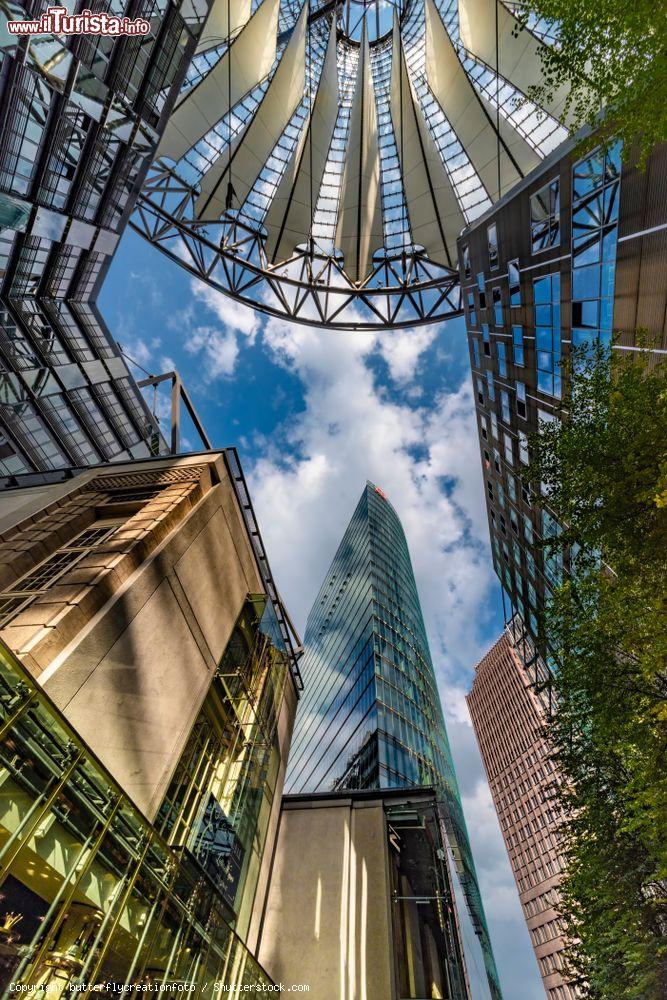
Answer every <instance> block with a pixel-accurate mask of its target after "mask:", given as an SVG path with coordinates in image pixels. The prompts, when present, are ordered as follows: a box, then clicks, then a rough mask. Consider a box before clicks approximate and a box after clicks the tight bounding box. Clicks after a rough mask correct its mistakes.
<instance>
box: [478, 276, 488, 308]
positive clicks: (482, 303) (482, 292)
mask: <svg viewBox="0 0 667 1000" xmlns="http://www.w3.org/2000/svg"><path fill="white" fill-rule="evenodd" d="M477 293H478V295H479V308H480V309H486V286H485V284H484V272H483V271H480V273H479V274H478V275H477Z"/></svg>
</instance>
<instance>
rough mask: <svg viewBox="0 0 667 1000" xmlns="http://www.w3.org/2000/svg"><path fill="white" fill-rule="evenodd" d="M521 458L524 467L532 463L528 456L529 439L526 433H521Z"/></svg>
mask: <svg viewBox="0 0 667 1000" xmlns="http://www.w3.org/2000/svg"><path fill="white" fill-rule="evenodd" d="M519 458H520V459H521V461H522V462H523V464H524V465H528V463H529V462H530V458H529V456H528V438H527V436H526V434H525V433H524V431H519Z"/></svg>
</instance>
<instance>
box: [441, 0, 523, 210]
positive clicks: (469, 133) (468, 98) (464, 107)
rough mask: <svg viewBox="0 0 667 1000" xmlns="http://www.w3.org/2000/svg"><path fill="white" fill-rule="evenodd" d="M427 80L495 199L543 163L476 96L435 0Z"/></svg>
mask: <svg viewBox="0 0 667 1000" xmlns="http://www.w3.org/2000/svg"><path fill="white" fill-rule="evenodd" d="M426 77H427V80H428V83H429V86H430V88H431V90H432V92H433V96H434V97H435V99H436V100H437V101H438V103H439V104H440V106H441V107H442V110H443V111H444V113H445V115H446V116H447V120H448V122H449V124H450V125H451V127H452V128H453V130H454V132H455V133H456V136H457V138H458V140H459V142H460V143H461V145H462V146H463V148H464V149H465V151H466V154H467V155H468V158H469V160H470V162H471V163H472V165H473V167H474V168H475V171H476V173H477V175H478V176H479V178H480V180H481V181H482V184H483V185H484V187H485V188H486V190H487V192H488V194H489V195H490V197H491V198H492V199H494V200H495V199H497V198H498V197H500V195H501V194H503V193H504V192H505V191H508V190H509V189H510V187H512V186H513V185H514V184H516V183H517V181H519V180H520V179H521V178H522V177H523V176H525V175H526V174H527V173H529V172H530V171H531V170H532V169H533V167H536V166H537V164H538V163H540V157H539V156H538V154H537V153H536V152H535V150H534V149H533V148H532V146H531V145H530V144H529V143H528V142H526V140H525V139H524V138H523V137H522V136H521V135H520V134H519V133H518V132H517V131H516V129H514V128H513V127H512V126H511V125H510V124H509V122H508V121H507V119H505V118H504V117H503V116H502V115H500V116H499V117H497V115H496V109H495V108H494V107H493V105H492V104H490V102H488V101H485V100H484V99H483V98H481V97H480V96H479V95H478V94H477V92H476V91H475V88H474V87H473V85H472V83H471V82H470V80H469V78H468V75H467V73H466V71H465V70H464V68H463V66H462V64H461V61H460V59H459V57H458V55H457V53H456V50H455V48H454V46H453V44H452V41H451V39H450V37H449V35H448V33H447V30H446V28H445V26H444V24H443V23H442V20H441V18H440V14H439V13H438V11H437V9H436V7H435V4H434V3H433V0H426ZM496 127H498V128H497V131H496ZM498 134H500V138H501V142H500V143H499V142H498ZM499 149H500V191H499V190H498V179H499V178H498V155H499ZM509 154H511V155H509Z"/></svg>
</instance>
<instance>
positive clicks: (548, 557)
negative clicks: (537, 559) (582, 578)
mask: <svg viewBox="0 0 667 1000" xmlns="http://www.w3.org/2000/svg"><path fill="white" fill-rule="evenodd" d="M559 534H560V527H559V525H558V522H557V521H555V520H554V518H553V517H552V516H551V514H549V512H548V511H546V510H543V511H542V538H543V539H544V540H545V541H546V539H547V538H557V537H558V535H559ZM543 561H544V575H545V577H546V578H547V580H548V581H549V583H550V584H551V586H552V587H560V585H561V582H562V579H563V554H562V552H553V551H552V552H549V551H548V550H546V549H545V550H544V556H543Z"/></svg>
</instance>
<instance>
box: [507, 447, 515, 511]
mask: <svg viewBox="0 0 667 1000" xmlns="http://www.w3.org/2000/svg"><path fill="white" fill-rule="evenodd" d="M505 438H506V439H508V440H509V451H510V456H509V457H508V454H507V440H506V442H505V457H506V458H507V459H508V461H509V463H510V465H514V458H513V456H512V439H511V438H510V437H509V435H507V434H506V435H505ZM507 492H508V493H509V495H510V500H511V501H512V502H513V503H516V482H515V480H514V476H511V475H510V474H509V473H508V475H507Z"/></svg>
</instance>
